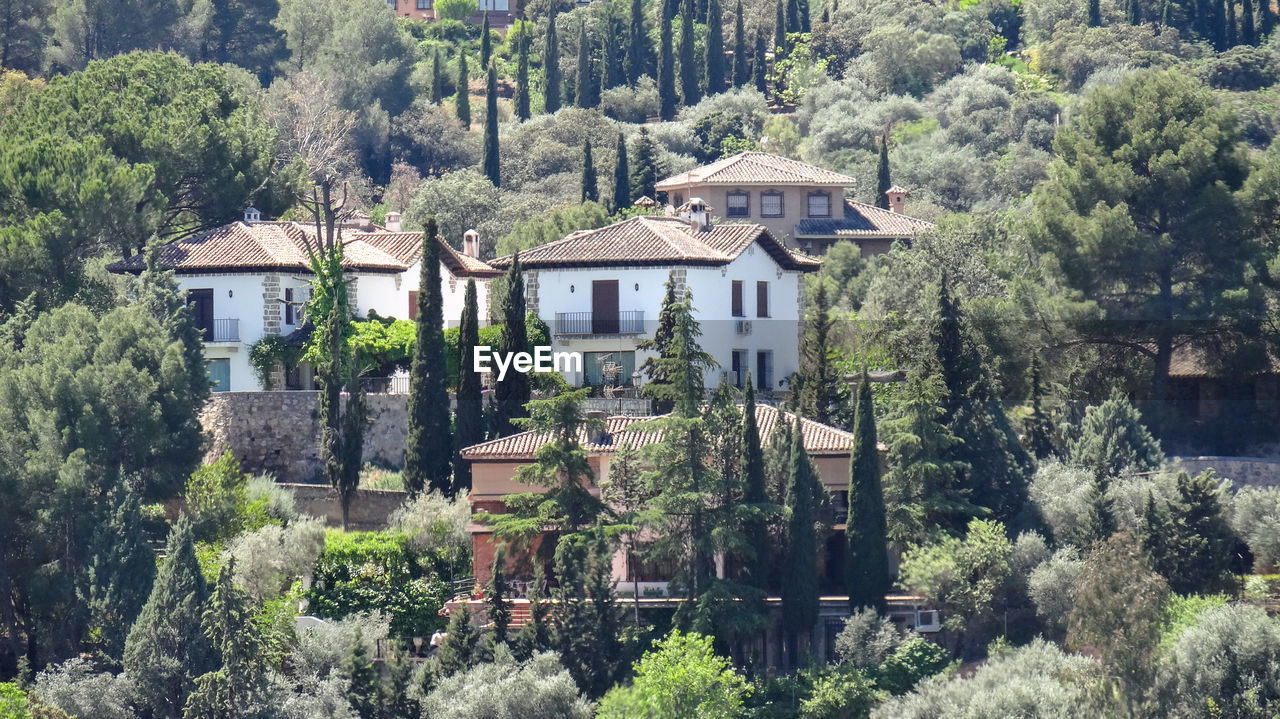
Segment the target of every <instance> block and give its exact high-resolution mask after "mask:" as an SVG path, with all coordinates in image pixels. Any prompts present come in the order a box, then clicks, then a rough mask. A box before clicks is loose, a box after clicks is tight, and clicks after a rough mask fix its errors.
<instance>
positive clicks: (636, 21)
mask: <svg viewBox="0 0 1280 719" xmlns="http://www.w3.org/2000/svg"><path fill="white" fill-rule="evenodd" d="M648 71H649V36H648V34H647V33H646V32H645V31H644V2H643V0H631V17H630V23H629V27H628V28H627V83H629V84H631V85H635V84H636V81H637V80H639V79H640V77H641V76H642V75H644V74H645V73H646V72H648Z"/></svg>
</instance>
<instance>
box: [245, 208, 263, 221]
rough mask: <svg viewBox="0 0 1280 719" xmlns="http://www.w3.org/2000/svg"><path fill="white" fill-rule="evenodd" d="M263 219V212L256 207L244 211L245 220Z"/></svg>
mask: <svg viewBox="0 0 1280 719" xmlns="http://www.w3.org/2000/svg"><path fill="white" fill-rule="evenodd" d="M260 220H262V213H261V212H259V211H258V208H256V207H250V208H248V209H246V210H245V211H244V221H245V222H258V221H260Z"/></svg>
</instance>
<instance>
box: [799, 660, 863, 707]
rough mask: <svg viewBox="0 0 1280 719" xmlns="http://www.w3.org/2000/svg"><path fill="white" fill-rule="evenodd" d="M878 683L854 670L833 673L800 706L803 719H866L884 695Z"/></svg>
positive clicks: (815, 685)
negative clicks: (878, 689) (879, 689)
mask: <svg viewBox="0 0 1280 719" xmlns="http://www.w3.org/2000/svg"><path fill="white" fill-rule="evenodd" d="M876 687H877V682H875V681H872V680H871V679H869V678H868V677H867V676H866V675H864V674H863V673H862V672H859V671H856V670H847V669H846V670H839V669H838V670H835V671H832V672H828V673H827V674H825V675H823V676H821V677H819V678H818V680H817V681H816V682H814V685H813V693H812V694H810V696H809V698H807V699H805V700H804V703H802V704H801V705H800V717H802V718H803V719H867V717H870V716H871V710H872V708H874V707H875V706H876V705H877V704H879V703H880V700H881V698H882V697H883V693H882V692H880V691H877V689H876Z"/></svg>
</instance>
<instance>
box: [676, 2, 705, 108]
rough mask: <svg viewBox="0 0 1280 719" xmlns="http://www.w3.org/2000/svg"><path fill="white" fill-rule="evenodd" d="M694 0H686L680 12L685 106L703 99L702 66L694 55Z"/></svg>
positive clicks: (682, 83)
mask: <svg viewBox="0 0 1280 719" xmlns="http://www.w3.org/2000/svg"><path fill="white" fill-rule="evenodd" d="M694 13H695V10H694V7H693V0H684V5H683V9H682V10H681V12H680V100H681V101H682V102H683V103H684V105H685V107H691V106H693V105H697V104H698V101H699V100H701V99H702V68H701V67H699V66H698V61H697V59H696V58H695V55H694V42H695V41H694V33H693V24H694V18H695V14H694Z"/></svg>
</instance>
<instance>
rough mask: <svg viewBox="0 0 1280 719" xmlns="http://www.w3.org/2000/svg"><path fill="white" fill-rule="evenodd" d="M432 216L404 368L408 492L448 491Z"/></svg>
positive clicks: (440, 309) (445, 409)
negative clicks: (406, 375) (406, 372)
mask: <svg viewBox="0 0 1280 719" xmlns="http://www.w3.org/2000/svg"><path fill="white" fill-rule="evenodd" d="M438 234H439V230H438V229H437V226H436V218H435V217H431V216H428V217H427V219H426V228H425V229H424V230H423V233H422V255H421V256H422V260H421V263H422V267H421V270H419V274H418V316H417V317H416V318H415V319H414V323H415V342H414V346H413V359H412V360H411V362H410V367H409V427H408V437H407V442H406V447H405V456H404V482H405V487H406V488H407V489H408V490H409V491H410V492H414V493H416V492H421V491H422V490H423V489H424V488H428V489H431V490H434V491H438V492H440V493H441V494H448V493H449V490H450V488H451V481H450V479H451V475H452V473H451V472H450V468H449V460H450V458H451V456H452V452H450V432H449V385H448V382H449V373H448V370H447V369H446V368H445V357H444V301H443V299H442V297H441V295H440V240H439V239H438V237H437V235H438Z"/></svg>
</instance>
